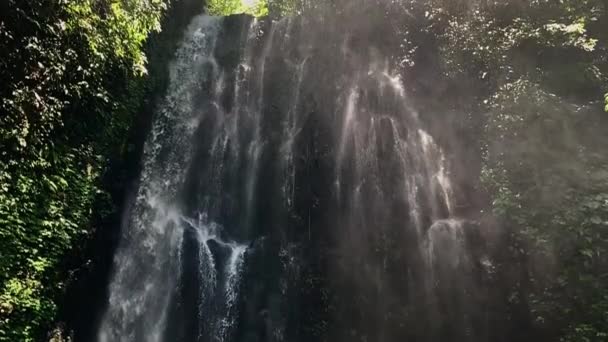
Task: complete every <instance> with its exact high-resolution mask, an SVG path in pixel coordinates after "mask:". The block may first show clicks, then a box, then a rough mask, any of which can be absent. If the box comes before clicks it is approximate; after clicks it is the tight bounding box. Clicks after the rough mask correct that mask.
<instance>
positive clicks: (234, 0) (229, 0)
mask: <svg viewBox="0 0 608 342" xmlns="http://www.w3.org/2000/svg"><path fill="white" fill-rule="evenodd" d="M207 10H208V11H209V14H212V15H230V14H239V13H246V14H251V15H253V16H256V17H261V16H265V15H268V4H267V3H266V1H264V0H211V1H208V2H207Z"/></svg>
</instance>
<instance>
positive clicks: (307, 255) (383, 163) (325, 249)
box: [98, 16, 490, 342]
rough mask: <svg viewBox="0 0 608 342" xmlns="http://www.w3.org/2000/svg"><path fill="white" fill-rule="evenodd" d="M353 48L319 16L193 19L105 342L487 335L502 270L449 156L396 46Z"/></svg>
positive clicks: (161, 112) (121, 257)
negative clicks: (493, 277)
mask: <svg viewBox="0 0 608 342" xmlns="http://www.w3.org/2000/svg"><path fill="white" fill-rule="evenodd" d="M359 34H361V33H359ZM369 34H371V33H369ZM357 39H358V37H357V35H356V34H355V33H353V32H349V29H348V28H347V27H346V26H345V27H344V28H340V27H335V25H327V26H323V25H315V24H314V23H313V22H311V21H309V20H307V19H305V18H292V19H283V20H281V21H278V22H271V21H268V20H255V19H251V18H248V17H245V16H240V17H231V18H225V19H222V18H215V17H208V16H198V17H196V18H195V19H194V20H193V21H192V23H191V24H190V26H189V28H188V30H187V32H186V34H185V36H184V38H183V42H182V43H181V45H180V47H179V49H178V50H177V53H176V56H175V59H174V61H173V63H172V64H171V66H170V80H169V85H168V89H167V94H166V96H165V98H164V100H163V101H162V102H161V104H160V105H159V107H158V110H157V112H156V116H155V118H154V124H153V128H152V132H151V134H150V137H149V139H148V141H147V143H146V148H145V153H144V167H143V171H142V175H141V180H140V185H139V191H138V196H137V199H136V201H135V204H134V206H133V209H132V210H131V211H130V213H129V215H130V216H129V220H128V224H127V225H125V227H124V231H123V238H122V242H121V244H120V246H119V250H118V252H117V255H116V257H115V268H114V274H113V278H112V280H111V284H110V287H109V293H110V295H109V302H108V307H107V310H106V312H105V314H104V316H103V319H102V321H101V324H100V328H99V332H98V340H99V341H100V342H114V341H262V340H263V341H288V342H294V341H311V340H318V341H322V340H338V341H346V340H349V341H351V340H360V341H398V340H399V341H401V340H411V341H459V342H462V341H486V340H487V338H488V336H489V335H488V332H487V330H488V329H487V324H486V323H484V322H485V321H484V319H483V312H482V311H483V310H481V309H480V307H481V306H482V305H481V302H482V299H480V298H479V296H477V295H476V294H478V293H480V292H481V291H482V287H483V274H482V273H483V270H481V267H480V266H479V265H481V264H482V262H483V263H486V264H487V263H490V261H489V259H488V257H487V255H486V254H485V252H484V251H483V248H477V247H475V248H474V247H473V246H472V243H471V241H472V240H474V239H472V238H471V236H475V234H476V233H475V231H474V230H475V229H472V228H471V224H470V223H469V222H467V221H466V220H462V219H458V217H457V215H458V213H457V208H456V207H457V205H456V204H455V201H454V196H455V193H456V192H457V188H456V186H455V185H453V184H452V183H451V181H450V164H449V163H448V159H447V158H446V156H445V154H444V151H443V149H442V148H441V147H440V146H439V145H438V144H437V143H436V142H435V139H433V137H432V136H431V134H429V133H428V132H427V130H426V129H425V125H424V124H423V122H422V120H421V118H420V117H419V114H418V113H417V111H416V110H415V109H414V108H413V106H412V104H411V103H412V102H411V101H410V99H409V98H408V96H407V92H406V90H405V88H404V84H403V80H402V78H401V77H400V76H399V73H398V72H397V71H396V70H395V69H393V68H392V65H393V63H392V62H391V59H390V58H389V57H388V55H387V53H386V51H384V49H382V48H381V47H377V46H373V45H371V44H370V45H369V46H367V45H362V44H360V43H359V42H358V40H357ZM361 39H364V38H361Z"/></svg>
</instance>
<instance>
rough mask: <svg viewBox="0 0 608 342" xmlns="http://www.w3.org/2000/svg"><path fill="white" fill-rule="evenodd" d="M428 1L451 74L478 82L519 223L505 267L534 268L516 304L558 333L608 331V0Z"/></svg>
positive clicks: (496, 176) (486, 135)
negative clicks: (606, 102)
mask: <svg viewBox="0 0 608 342" xmlns="http://www.w3.org/2000/svg"><path fill="white" fill-rule="evenodd" d="M460 5H463V4H462V3H461V4H460ZM468 5H471V4H470V3H468ZM426 13H427V18H429V21H428V23H427V24H428V27H429V29H428V30H429V31H430V32H433V34H434V35H435V36H436V37H438V38H439V51H440V55H441V59H440V60H441V64H442V65H443V72H444V74H445V77H447V78H448V79H449V80H451V81H452V82H454V81H455V82H462V81H463V80H466V82H468V83H469V84H473V85H475V87H474V88H475V89H477V90H478V91H477V92H476V93H475V96H477V99H478V102H477V103H476V104H475V106H476V108H475V109H474V110H473V112H474V113H476V114H474V115H473V117H474V119H473V121H476V122H480V123H481V124H479V125H473V126H474V128H472V129H471V131H470V133H471V134H474V135H476V136H479V137H480V139H479V142H480V143H481V146H482V151H483V162H482V173H481V175H482V176H481V184H482V185H483V186H484V187H485V189H486V191H487V192H488V193H489V194H490V196H491V199H492V203H491V207H492V209H493V213H494V215H495V217H496V218H498V219H499V220H500V222H501V224H502V226H503V227H504V228H505V230H506V231H507V232H508V234H509V238H508V240H509V245H508V247H509V251H510V253H509V254H510V258H508V259H506V260H503V263H502V265H501V267H502V270H503V271H504V272H506V273H508V272H509V271H513V270H514V269H517V270H523V272H521V275H520V276H518V277H515V279H512V281H513V283H512V284H511V287H512V295H511V296H510V298H511V304H512V305H513V306H517V305H523V306H524V307H527V308H528V310H529V314H530V316H531V318H532V320H533V322H532V324H533V326H534V327H535V329H536V330H537V331H538V332H539V336H541V337H542V338H544V339H546V340H549V341H557V340H559V341H564V342H566V341H567V342H570V341H594V342H595V341H604V340H606V339H607V338H608V316H606V307H607V305H608V301H607V299H608V290H607V289H608V288H607V286H606V285H607V284H608V278H607V275H608V274H607V273H606V269H608V258H606V255H607V253H608V235H607V232H608V229H607V228H608V173H606V169H607V168H608V155H607V154H606V151H605V146H608V144H607V143H608V141H607V140H606V138H605V132H606V129H607V128H608V118H607V117H606V115H605V113H604V112H603V110H604V109H608V108H604V101H603V100H605V95H603V94H604V93H605V91H606V85H608V64H607V60H608V59H607V57H608V46H607V45H606V44H607V43H608V37H607V35H606V33H607V32H608V30H607V28H608V4H607V3H606V2H605V1H592V0H589V1H561V2H550V1H530V2H523V3H522V2H517V1H506V2H500V3H493V4H479V5H472V6H464V7H462V6H460V7H459V6H457V5H454V4H448V3H447V2H446V3H441V2H440V3H439V4H438V3H435V4H433V5H429V7H428V8H427V9H426ZM476 127H479V128H476Z"/></svg>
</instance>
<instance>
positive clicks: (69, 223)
mask: <svg viewBox="0 0 608 342" xmlns="http://www.w3.org/2000/svg"><path fill="white" fill-rule="evenodd" d="M0 6H1V9H0V11H1V12H2V13H3V14H6V15H3V16H2V18H1V19H0V41H1V43H0V44H1V45H2V46H1V48H0V78H1V79H2V80H3V82H2V84H0V98H1V102H0V112H1V115H0V146H2V150H1V151H0V271H1V272H0V341H33V340H35V339H40V338H41V335H42V334H43V333H44V330H45V329H46V328H47V327H48V326H49V325H50V324H51V322H52V321H53V319H54V316H55V312H56V309H57V304H56V303H57V300H58V299H59V298H60V296H61V293H62V290H63V289H64V287H65V281H66V278H67V277H66V272H65V271H66V270H65V269H64V268H65V266H64V265H66V260H65V258H66V255H67V254H68V253H69V251H71V250H73V249H74V247H75V245H76V242H79V241H81V240H82V238H83V237H84V236H86V235H87V234H88V233H89V231H90V228H89V223H90V220H91V212H92V210H93V203H94V202H95V200H96V198H98V197H99V196H101V195H103V191H102V189H101V188H100V183H99V177H100V175H101V174H102V173H103V172H104V168H105V167H106V165H107V159H108V158H109V157H110V156H111V154H112V153H115V152H114V151H116V150H120V148H121V145H122V144H123V142H124V139H125V137H126V130H127V129H128V127H129V125H130V121H131V117H132V115H133V108H128V107H126V106H125V104H126V103H127V101H126V100H127V99H128V98H129V96H130V95H129V93H128V91H129V90H130V89H132V87H131V86H130V85H129V84H131V83H133V82H142V80H143V79H142V78H141V77H140V75H142V74H143V73H144V72H145V55H144V53H143V44H144V42H145V40H146V38H147V36H148V34H149V33H150V32H151V31H154V30H158V29H159V27H160V18H161V15H162V13H163V11H164V10H165V7H166V4H165V2H163V1H159V0H150V1H142V2H140V1H123V2H117V1H91V0H78V1H70V2H68V1H59V2H48V1H38V0H36V1H26V2H24V1H16V0H7V1H6V2H4V3H3V4H2V5H0ZM125 94H127V95H125ZM131 95H133V94H131Z"/></svg>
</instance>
